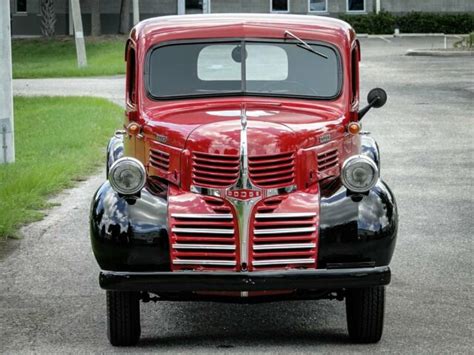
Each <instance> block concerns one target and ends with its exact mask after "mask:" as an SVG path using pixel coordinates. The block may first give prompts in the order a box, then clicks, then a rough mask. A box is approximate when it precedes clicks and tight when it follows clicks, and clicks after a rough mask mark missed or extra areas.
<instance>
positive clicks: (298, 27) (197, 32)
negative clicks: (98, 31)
mask: <svg viewBox="0 0 474 355" xmlns="http://www.w3.org/2000/svg"><path fill="white" fill-rule="evenodd" d="M286 30H290V31H297V32H298V33H300V35H301V34H303V37H304V38H307V39H316V40H317V39H320V37H325V38H323V39H326V40H327V39H332V40H333V41H337V39H339V40H342V41H344V40H346V41H347V40H348V42H352V40H353V39H354V38H355V32H354V30H353V29H352V27H351V26H350V25H349V24H348V23H346V22H344V21H341V20H338V19H334V18H330V17H326V16H313V15H290V14H248V13H245V14H209V15H180V16H161V17H155V18H150V19H148V20H144V21H142V22H140V23H139V24H137V25H136V26H135V27H134V28H133V30H132V32H131V37H132V38H133V39H135V40H138V39H140V38H143V37H145V38H150V37H155V36H157V37H161V38H160V40H172V39H181V38H188V39H190V38H202V37H206V36H207V37H209V35H210V34H212V35H211V36H210V37H257V38H259V37H282V35H283V33H284V31H286ZM156 39H157V40H158V38H156Z"/></svg>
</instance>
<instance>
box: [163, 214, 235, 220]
mask: <svg viewBox="0 0 474 355" xmlns="http://www.w3.org/2000/svg"><path fill="white" fill-rule="evenodd" d="M171 217H173V218H182V219H198V218H202V219H232V215H231V214H204V213H203V214H199V213H173V214H171Z"/></svg>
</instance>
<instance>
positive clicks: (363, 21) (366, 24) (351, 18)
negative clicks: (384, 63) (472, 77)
mask: <svg viewBox="0 0 474 355" xmlns="http://www.w3.org/2000/svg"><path fill="white" fill-rule="evenodd" d="M340 19H341V20H344V21H346V22H348V23H350V24H351V25H352V27H354V29H355V30H356V31H357V32H359V33H369V34H389V33H393V31H394V29H395V28H396V27H398V28H399V29H400V32H401V33H446V34H462V33H469V32H471V31H473V30H474V14H472V13H464V14H438V13H422V12H410V13H408V14H404V15H399V16H397V15H394V14H391V13H389V12H386V11H381V12H380V13H378V14H375V13H369V14H368V15H342V16H340Z"/></svg>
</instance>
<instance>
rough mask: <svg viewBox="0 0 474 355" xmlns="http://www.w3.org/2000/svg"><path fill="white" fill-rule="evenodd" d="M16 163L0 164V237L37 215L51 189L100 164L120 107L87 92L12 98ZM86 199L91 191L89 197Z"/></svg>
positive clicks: (117, 123) (119, 116) (56, 189)
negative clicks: (74, 94)
mask: <svg viewBox="0 0 474 355" xmlns="http://www.w3.org/2000/svg"><path fill="white" fill-rule="evenodd" d="M14 103H15V134H16V142H15V147H16V162H15V163H13V164H7V165H0V239H2V238H5V237H15V236H16V232H17V230H18V227H20V226H21V225H22V224H25V223H28V222H32V221H35V220H38V219H41V218H42V217H43V215H44V213H43V212H42V211H41V210H44V209H45V208H47V207H48V203H47V199H48V197H49V196H50V195H51V194H54V193H56V192H59V191H61V190H62V189H64V188H66V187H70V186H72V185H73V183H74V181H77V180H78V179H80V178H84V177H86V176H87V175H88V174H90V173H92V172H93V171H96V170H97V168H98V166H102V165H103V164H105V163H104V161H105V147H106V145H107V142H108V138H109V137H110V136H111V135H112V134H113V132H114V130H115V129H116V128H118V127H119V126H120V123H121V120H122V116H123V110H122V109H121V108H120V107H119V106H117V105H114V104H113V103H110V102H108V101H106V100H104V99H96V98H89V97H80V98H79V97H64V98H63V97H38V98H24V97H16V98H15V101H14ZM91 198H92V196H91Z"/></svg>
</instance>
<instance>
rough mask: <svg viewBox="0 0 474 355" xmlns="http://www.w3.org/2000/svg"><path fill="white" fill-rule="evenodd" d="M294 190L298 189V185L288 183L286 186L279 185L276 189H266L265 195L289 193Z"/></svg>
mask: <svg viewBox="0 0 474 355" xmlns="http://www.w3.org/2000/svg"><path fill="white" fill-rule="evenodd" d="M293 191H296V185H288V186H285V187H278V188H275V189H267V190H265V197H271V196H277V195H284V194H289V193H290V192H293Z"/></svg>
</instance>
